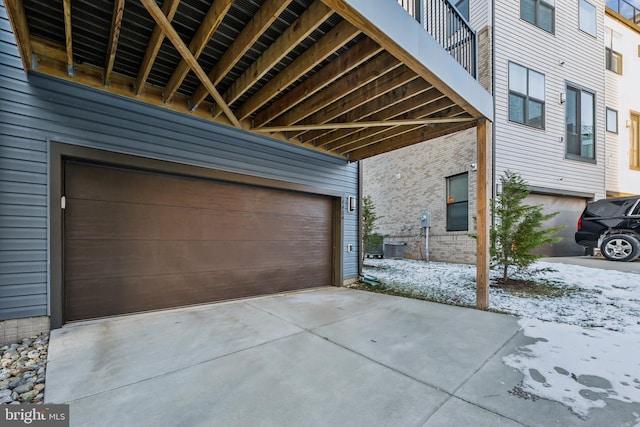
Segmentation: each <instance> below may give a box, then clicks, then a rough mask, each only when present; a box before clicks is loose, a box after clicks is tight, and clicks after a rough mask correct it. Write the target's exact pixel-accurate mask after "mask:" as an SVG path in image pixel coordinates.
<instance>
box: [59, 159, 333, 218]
mask: <svg viewBox="0 0 640 427" xmlns="http://www.w3.org/2000/svg"><path fill="white" fill-rule="evenodd" d="M67 169H68V171H67V172H66V181H67V183H66V184H65V189H66V190H65V191H66V194H65V195H66V197H67V199H74V198H77V199H86V200H102V201H114V202H122V203H133V204H147V205H155V206H181V207H194V208H198V207H199V208H203V209H212V210H230V209H232V210H234V211H241V212H261V213H269V212H271V213H278V214H281V213H283V212H287V211H291V212H295V214H296V215H302V216H306V217H314V216H315V217H325V216H327V215H329V214H330V207H328V206H327V204H326V203H325V202H326V197H323V196H313V195H309V194H304V195H303V194H300V193H293V192H284V191H280V190H274V189H269V188H261V187H250V186H239V185H237V184H232V183H224V182H213V181H206V180H201V179H192V178H186V177H174V176H164V175H159V174H154V173H145V172H138V171H128V170H122V169H117V168H108V167H96V166H90V165H83V164H73V167H72V168H67Z"/></svg>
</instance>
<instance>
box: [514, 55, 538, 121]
mask: <svg viewBox="0 0 640 427" xmlns="http://www.w3.org/2000/svg"><path fill="white" fill-rule="evenodd" d="M544 99H545V98H544V74H540V73H538V72H537V71H533V70H530V69H529V68H526V67H523V66H521V65H518V64H514V63H513V62H510V63H509V120H510V121H512V122H516V123H522V124H523V125H527V126H532V127H536V128H540V129H544Z"/></svg>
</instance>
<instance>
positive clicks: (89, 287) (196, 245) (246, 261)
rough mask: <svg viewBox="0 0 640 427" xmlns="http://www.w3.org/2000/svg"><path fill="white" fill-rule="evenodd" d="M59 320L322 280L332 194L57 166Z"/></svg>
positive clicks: (327, 261)
mask: <svg viewBox="0 0 640 427" xmlns="http://www.w3.org/2000/svg"><path fill="white" fill-rule="evenodd" d="M64 176H65V184H64V187H65V197H66V210H65V211H64V293H65V295H64V300H65V315H66V316H65V317H66V320H67V321H69V320H79V319H88V318H93V317H102V316H110V315H116V314H123V313H132V312H138V311H145V310H153V309H160V308H167V307H177V306H184V305H189V304H197V303H204V302H211V301H218V300H224V299H230V298H238V297H246V296H252V295H260V294H270V293H275V292H281V291H286V290H294V289H301V288H308V287H316V286H325V285H329V284H331V268H332V265H331V261H332V241H331V238H332V199H331V198H329V197H323V196H316V195H308V194H302V193H294V192H286V191H282V190H273V189H266V188H261V187H252V186H246V185H240V184H231V183H222V182H213V181H206V180H199V179H190V178H185V177H176V176H169V175H162V174H156V173H147V172H142V171H133V170H126V169H119V168H115V167H105V166H96V165H89V164H82V163H76V162H66V163H65V174H64Z"/></svg>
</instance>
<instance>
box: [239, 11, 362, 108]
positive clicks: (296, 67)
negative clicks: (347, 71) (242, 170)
mask: <svg viewBox="0 0 640 427" xmlns="http://www.w3.org/2000/svg"><path fill="white" fill-rule="evenodd" d="M358 34H360V30H358V29H357V28H355V27H354V26H353V25H351V24H350V23H349V22H347V21H341V22H340V23H339V24H338V25H336V26H335V27H334V28H333V29H332V30H331V31H329V32H328V33H327V34H325V35H324V36H323V37H321V38H320V40H318V41H317V42H316V43H315V44H314V45H313V46H312V47H311V48H309V49H307V50H306V51H305V52H304V53H303V54H302V55H300V56H299V57H298V58H296V60H295V61H293V62H292V63H291V64H289V65H288V66H287V67H286V68H285V69H284V70H282V71H281V72H280V73H279V74H278V75H277V76H275V77H274V78H273V79H271V80H270V81H269V82H268V83H267V84H265V85H264V86H263V87H262V88H261V89H260V90H259V91H258V92H257V93H255V94H253V95H252V96H251V98H249V99H248V100H246V101H245V102H244V103H243V104H242V105H241V106H240V108H238V110H237V112H236V114H237V115H238V118H239V119H240V120H242V119H244V118H246V117H248V116H249V115H250V114H252V113H253V112H255V111H256V110H257V109H258V108H260V107H262V106H263V105H264V104H266V103H267V102H269V100H271V99H272V98H273V97H274V96H276V95H277V94H278V93H280V92H281V91H283V90H284V89H286V88H287V87H288V86H289V85H291V84H292V83H293V82H295V81H296V80H298V79H299V78H300V77H302V76H303V75H304V74H306V73H307V72H309V71H310V70H311V69H313V68H314V67H315V66H316V65H318V64H320V63H321V62H322V61H324V60H325V59H327V58H328V57H329V56H330V55H332V54H333V53H335V52H336V51H337V50H338V49H340V48H341V47H342V46H344V44H345V43H347V42H348V41H349V40H351V39H353V38H354V37H355V36H357V35H358Z"/></svg>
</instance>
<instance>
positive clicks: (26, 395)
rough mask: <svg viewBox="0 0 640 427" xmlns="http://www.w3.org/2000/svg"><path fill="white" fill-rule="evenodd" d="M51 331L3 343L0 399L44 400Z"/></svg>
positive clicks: (10, 402) (12, 401) (6, 400)
mask: <svg viewBox="0 0 640 427" xmlns="http://www.w3.org/2000/svg"><path fill="white" fill-rule="evenodd" d="M48 348H49V334H42V335H40V336H33V337H30V338H25V339H23V340H22V342H21V343H15V344H9V345H5V346H3V347H0V354H1V355H2V359H0V403H6V404H13V405H17V404H21V403H42V401H43V399H44V376H45V369H46V365H47V351H48Z"/></svg>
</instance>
